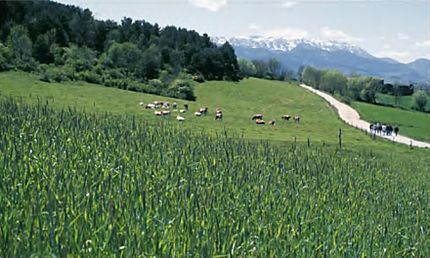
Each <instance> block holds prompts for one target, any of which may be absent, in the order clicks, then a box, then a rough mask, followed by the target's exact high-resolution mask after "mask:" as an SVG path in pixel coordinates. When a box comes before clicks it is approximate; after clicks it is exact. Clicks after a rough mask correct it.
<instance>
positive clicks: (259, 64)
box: [252, 60, 269, 78]
mask: <svg viewBox="0 0 430 258" xmlns="http://www.w3.org/2000/svg"><path fill="white" fill-rule="evenodd" d="M252 64H253V65H254V67H255V70H256V73H255V76H257V77H258V78H266V76H267V75H268V72H269V67H268V65H267V63H266V62H264V61H263V60H252Z"/></svg>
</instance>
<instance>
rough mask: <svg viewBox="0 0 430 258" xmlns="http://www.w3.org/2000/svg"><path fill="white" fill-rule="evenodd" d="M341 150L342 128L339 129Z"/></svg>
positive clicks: (340, 146)
mask: <svg viewBox="0 0 430 258" xmlns="http://www.w3.org/2000/svg"><path fill="white" fill-rule="evenodd" d="M339 148H340V149H342V128H339Z"/></svg>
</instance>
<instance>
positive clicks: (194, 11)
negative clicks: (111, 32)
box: [59, 0, 430, 62]
mask: <svg viewBox="0 0 430 258" xmlns="http://www.w3.org/2000/svg"><path fill="white" fill-rule="evenodd" d="M59 2H62V3H67V4H74V5H78V6H80V7H83V8H89V9H90V10H91V11H93V13H94V15H95V17H96V18H99V19H112V20H116V21H120V20H121V19H122V18H123V17H124V16H127V17H131V18H133V19H144V20H147V21H149V22H151V23H155V22H157V23H158V24H159V25H161V26H166V25H175V26H180V27H184V28H188V29H194V30H196V31H198V32H201V33H208V34H209V35H212V36H226V37H233V36H250V35H263V36H274V37H284V38H313V39H321V40H336V41H343V42H348V43H351V44H354V45H357V46H360V47H362V48H363V49H365V50H367V51H368V52H369V53H371V54H373V55H375V56H379V57H390V58H394V59H397V60H399V61H402V62H409V61H413V60H415V59H417V58H422V57H425V58H429V59H430V0H296V1H293V0H292V1H285V0H266V1H264V0H249V1H246V0H140V1H139V0H106V1H103V0H60V1H59Z"/></svg>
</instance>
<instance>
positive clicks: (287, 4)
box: [282, 1, 298, 8]
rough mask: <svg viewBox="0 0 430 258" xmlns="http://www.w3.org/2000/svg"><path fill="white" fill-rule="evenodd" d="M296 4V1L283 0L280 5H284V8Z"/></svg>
mask: <svg viewBox="0 0 430 258" xmlns="http://www.w3.org/2000/svg"><path fill="white" fill-rule="evenodd" d="M297 4H298V2H292V1H287V2H284V3H283V4H282V7H284V8H293V7H294V6H296V5H297Z"/></svg>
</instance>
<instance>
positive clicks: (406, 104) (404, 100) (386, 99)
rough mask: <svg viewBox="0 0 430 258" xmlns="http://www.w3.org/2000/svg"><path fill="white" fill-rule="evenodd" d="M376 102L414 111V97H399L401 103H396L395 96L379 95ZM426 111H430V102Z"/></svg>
mask: <svg viewBox="0 0 430 258" xmlns="http://www.w3.org/2000/svg"><path fill="white" fill-rule="evenodd" d="M376 101H377V102H378V103H383V104H388V105H393V106H399V107H401V108H404V109H409V110H412V107H413V106H414V100H413V97H412V96H402V97H399V100H398V101H399V102H398V103H396V101H395V97H394V96H391V95H388V94H377V95H376ZM426 110H430V102H428V103H427V105H426Z"/></svg>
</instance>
